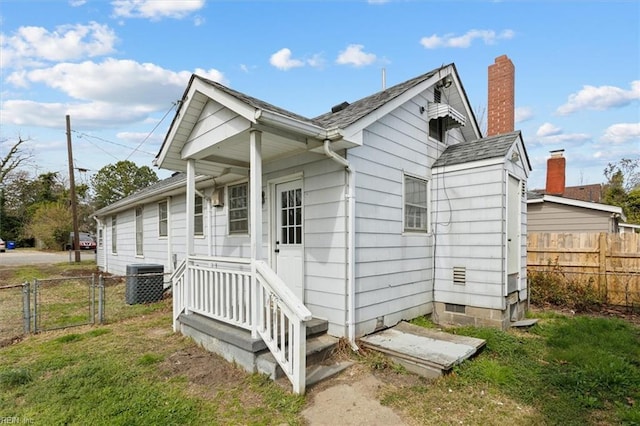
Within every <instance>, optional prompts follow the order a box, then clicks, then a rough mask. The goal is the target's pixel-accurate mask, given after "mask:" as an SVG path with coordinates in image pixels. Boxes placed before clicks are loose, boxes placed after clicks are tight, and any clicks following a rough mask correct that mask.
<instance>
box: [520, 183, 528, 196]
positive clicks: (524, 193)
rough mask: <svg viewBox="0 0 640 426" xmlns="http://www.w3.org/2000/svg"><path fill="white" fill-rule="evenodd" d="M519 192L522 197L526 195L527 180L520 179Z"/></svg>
mask: <svg viewBox="0 0 640 426" xmlns="http://www.w3.org/2000/svg"><path fill="white" fill-rule="evenodd" d="M520 186H521V188H520V191H521V192H520V193H521V195H522V198H524V197H525V196H526V195H527V182H525V181H520Z"/></svg>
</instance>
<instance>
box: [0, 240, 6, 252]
mask: <svg viewBox="0 0 640 426" xmlns="http://www.w3.org/2000/svg"><path fill="white" fill-rule="evenodd" d="M6 249H7V246H6V245H5V244H4V240H3V239H2V238H0V253H4V252H5V250H6Z"/></svg>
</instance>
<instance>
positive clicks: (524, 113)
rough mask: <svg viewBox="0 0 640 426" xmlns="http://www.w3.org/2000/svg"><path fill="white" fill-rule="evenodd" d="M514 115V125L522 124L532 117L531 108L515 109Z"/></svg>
mask: <svg viewBox="0 0 640 426" xmlns="http://www.w3.org/2000/svg"><path fill="white" fill-rule="evenodd" d="M515 115H516V117H515V121H516V123H522V122H523V121H528V120H531V119H532V118H533V116H534V114H533V109H532V108H531V107H517V108H516V111H515Z"/></svg>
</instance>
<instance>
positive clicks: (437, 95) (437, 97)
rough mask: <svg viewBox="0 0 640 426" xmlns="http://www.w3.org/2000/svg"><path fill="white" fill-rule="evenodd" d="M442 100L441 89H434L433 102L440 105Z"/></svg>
mask: <svg viewBox="0 0 640 426" xmlns="http://www.w3.org/2000/svg"><path fill="white" fill-rule="evenodd" d="M441 99H442V93H441V92H440V89H433V102H435V103H437V104H439V103H440V100H441Z"/></svg>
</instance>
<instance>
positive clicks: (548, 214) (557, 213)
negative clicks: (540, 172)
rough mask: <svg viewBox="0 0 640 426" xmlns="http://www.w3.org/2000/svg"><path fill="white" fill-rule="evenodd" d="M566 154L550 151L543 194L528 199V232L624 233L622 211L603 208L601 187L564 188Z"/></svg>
mask: <svg viewBox="0 0 640 426" xmlns="http://www.w3.org/2000/svg"><path fill="white" fill-rule="evenodd" d="M563 152H564V150H562V149H561V150H555V151H551V157H550V158H549V159H547V181H546V188H545V189H544V190H536V191H533V192H530V193H529V194H528V197H527V220H528V228H527V229H528V232H611V233H617V232H622V229H621V228H620V225H621V224H622V223H624V221H626V217H625V216H624V213H623V212H622V208H621V207H618V206H611V205H608V204H602V203H599V202H596V201H600V200H601V196H602V189H601V186H600V185H599V184H594V185H582V186H574V187H566V186H565V167H566V159H565V157H564V155H563Z"/></svg>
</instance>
